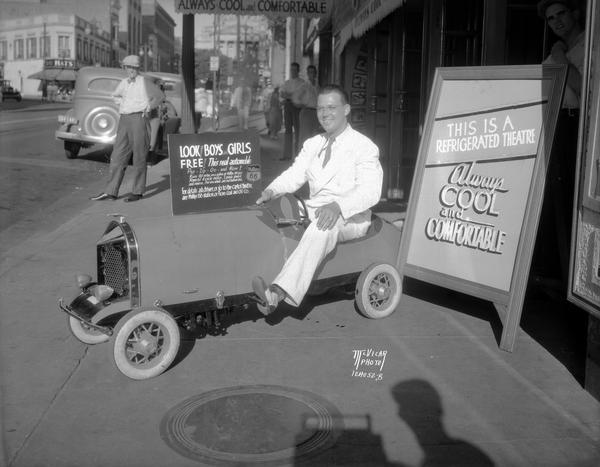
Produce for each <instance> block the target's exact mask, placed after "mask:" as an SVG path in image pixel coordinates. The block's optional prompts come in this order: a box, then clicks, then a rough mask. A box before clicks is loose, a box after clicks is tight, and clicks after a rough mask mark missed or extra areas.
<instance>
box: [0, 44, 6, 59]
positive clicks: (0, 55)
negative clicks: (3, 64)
mask: <svg viewBox="0 0 600 467" xmlns="http://www.w3.org/2000/svg"><path fill="white" fill-rule="evenodd" d="M7 51H8V44H7V43H6V41H0V60H6V59H7V58H8V53H7Z"/></svg>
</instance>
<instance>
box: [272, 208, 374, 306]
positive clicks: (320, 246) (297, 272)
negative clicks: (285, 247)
mask: <svg viewBox="0 0 600 467" xmlns="http://www.w3.org/2000/svg"><path fill="white" fill-rule="evenodd" d="M308 210H309V217H310V219H311V221H312V222H311V223H310V225H309V226H308V228H307V229H306V231H305V232H304V235H302V238H301V239H300V242H299V243H298V246H297V247H296V249H295V250H294V251H293V252H292V254H291V255H290V256H289V257H288V259H287V260H286V262H285V264H284V265H283V268H282V269H281V272H280V273H279V274H278V275H277V277H276V278H275V279H274V280H273V284H276V285H278V286H279V287H281V289H283V290H284V291H285V293H286V294H287V297H286V298H285V301H286V302H287V303H289V304H290V305H292V306H296V307H297V306H300V303H301V302H302V300H303V299H304V295H306V291H307V290H308V287H309V286H310V283H311V281H312V279H313V276H314V275H315V271H316V270H317V268H318V267H319V265H320V264H321V261H323V259H324V258H325V257H326V256H327V255H328V254H329V253H330V252H331V251H332V250H333V249H334V248H335V246H336V245H337V243H338V242H345V241H348V240H353V239H355V238H359V237H362V236H363V235H365V234H366V233H367V230H368V229H369V225H371V219H370V217H371V216H370V212H369V214H368V215H360V214H358V215H356V216H353V217H352V218H351V219H349V220H348V221H345V220H344V219H342V217H340V218H339V219H338V221H337V223H336V224H335V225H334V226H333V228H332V229H331V230H319V229H318V228H317V222H316V220H315V218H314V209H311V208H309V209H308Z"/></svg>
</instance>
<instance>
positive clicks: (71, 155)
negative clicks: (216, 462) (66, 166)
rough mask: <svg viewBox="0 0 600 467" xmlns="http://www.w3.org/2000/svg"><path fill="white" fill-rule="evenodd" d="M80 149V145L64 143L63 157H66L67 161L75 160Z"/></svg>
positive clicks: (69, 142)
mask: <svg viewBox="0 0 600 467" xmlns="http://www.w3.org/2000/svg"><path fill="white" fill-rule="evenodd" d="M80 149H81V144H79V143H74V142H73V141H65V156H67V159H75V158H76V157H77V155H78V154H79V150H80Z"/></svg>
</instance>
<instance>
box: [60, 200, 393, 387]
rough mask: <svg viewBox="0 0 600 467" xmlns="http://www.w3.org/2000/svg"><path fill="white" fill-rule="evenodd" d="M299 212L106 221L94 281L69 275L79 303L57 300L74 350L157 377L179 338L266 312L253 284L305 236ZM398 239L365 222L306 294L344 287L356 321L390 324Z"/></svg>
mask: <svg viewBox="0 0 600 467" xmlns="http://www.w3.org/2000/svg"><path fill="white" fill-rule="evenodd" d="M302 212H305V210H303V209H301V208H300V207H299V205H298V203H297V202H296V201H295V199H294V198H292V197H291V196H284V197H282V198H279V199H277V200H274V201H271V202H269V203H267V204H266V205H265V206H261V207H258V206H257V207H255V208H245V209H239V210H227V211H221V212H210V213H202V214H190V215H185V216H171V215H168V216H154V217H153V216H147V217H143V218H140V219H132V220H128V219H125V217H124V216H122V215H118V214H115V215H114V217H115V218H114V220H112V221H111V222H110V223H109V224H108V227H107V228H106V230H105V231H104V233H103V234H102V235H101V236H100V240H99V241H98V242H97V244H96V258H97V277H96V279H95V280H93V279H92V276H91V275H85V274H80V275H78V276H77V285H78V287H79V288H80V293H79V294H78V295H77V296H76V297H75V299H74V300H72V301H71V302H70V304H68V305H67V304H66V303H65V302H64V301H63V300H62V299H60V300H59V306H60V309H61V310H62V311H64V312H65V313H67V314H68V317H67V319H68V326H69V328H70V330H71V332H72V334H73V335H74V336H75V337H76V338H77V339H78V340H80V341H81V342H83V343H85V344H89V345H91V344H99V343H103V342H107V341H109V340H111V339H112V345H113V352H112V353H113V359H114V362H115V364H116V366H117V368H118V369H119V370H120V371H121V372H122V373H123V374H125V375H126V376H128V377H130V378H132V379H147V378H151V377H154V376H157V375H159V374H161V373H162V372H164V371H165V370H166V369H167V368H168V367H169V366H170V365H171V364H172V362H173V361H174V359H175V357H176V355H177V353H178V349H179V344H180V339H181V337H180V328H185V329H187V330H190V331H195V332H196V333H197V335H199V336H200V337H201V336H204V335H207V334H212V335H219V334H223V333H224V332H225V325H224V324H223V317H224V315H225V314H227V313H231V312H233V311H237V312H238V313H250V315H249V316H252V307H253V306H254V305H256V306H258V307H263V308H264V307H265V305H266V304H264V303H261V299H260V298H259V297H258V296H257V295H256V294H254V292H252V287H251V282H252V277H253V276H255V275H261V276H262V277H265V278H267V279H268V278H272V277H275V275H276V273H277V272H278V271H279V270H280V269H281V267H282V266H283V263H284V261H285V258H286V257H287V256H289V254H291V252H292V251H293V249H294V248H295V247H296V245H297V244H298V241H299V240H300V238H301V236H302V234H303V233H304V230H305V228H306V225H307V223H308V221H307V220H306V219H305V218H304V217H303V216H302V215H301V214H302ZM236 226H238V227H237V228H236ZM400 239H401V230H400V228H398V227H396V226H395V225H394V224H392V223H389V222H387V221H386V220H384V219H382V218H380V217H377V216H375V215H374V216H373V221H372V224H371V227H370V229H369V231H368V233H367V235H366V236H365V237H363V238H360V239H356V240H353V241H350V242H347V243H341V244H338V246H337V248H336V249H335V250H334V252H333V253H332V254H330V255H329V256H328V257H327V259H326V261H325V262H324V263H323V264H322V265H321V267H320V268H319V270H318V272H317V274H316V276H315V280H314V281H313V283H312V285H311V288H310V290H309V294H321V293H324V292H325V291H327V290H328V289H330V288H332V287H338V286H341V285H345V286H348V285H349V286H352V287H355V301H356V305H357V307H358V309H359V311H360V312H361V313H362V314H364V315H365V316H367V317H369V318H384V317H386V316H388V315H390V314H391V313H392V312H393V311H394V310H395V309H396V306H397V305H398V303H399V300H400V296H401V293H402V282H401V278H400V275H399V273H398V271H397V270H396V268H395V266H394V265H395V264H396V259H397V257H398V252H399V246H400ZM254 316H257V313H256V311H255V310H254ZM248 319H252V318H248ZM253 319H255V318H253ZM238 322H239V317H238Z"/></svg>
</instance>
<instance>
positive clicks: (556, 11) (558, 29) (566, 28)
mask: <svg viewBox="0 0 600 467" xmlns="http://www.w3.org/2000/svg"><path fill="white" fill-rule="evenodd" d="M546 21H547V22H548V26H550V29H552V32H554V34H556V35H557V36H558V37H560V38H561V39H562V38H565V37H567V36H568V35H569V33H570V32H571V31H572V30H573V28H574V27H575V24H576V22H577V20H576V18H575V15H574V14H573V12H572V11H571V10H569V8H567V7H566V6H565V5H563V4H562V3H552V4H551V5H550V6H549V7H548V8H546Z"/></svg>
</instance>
